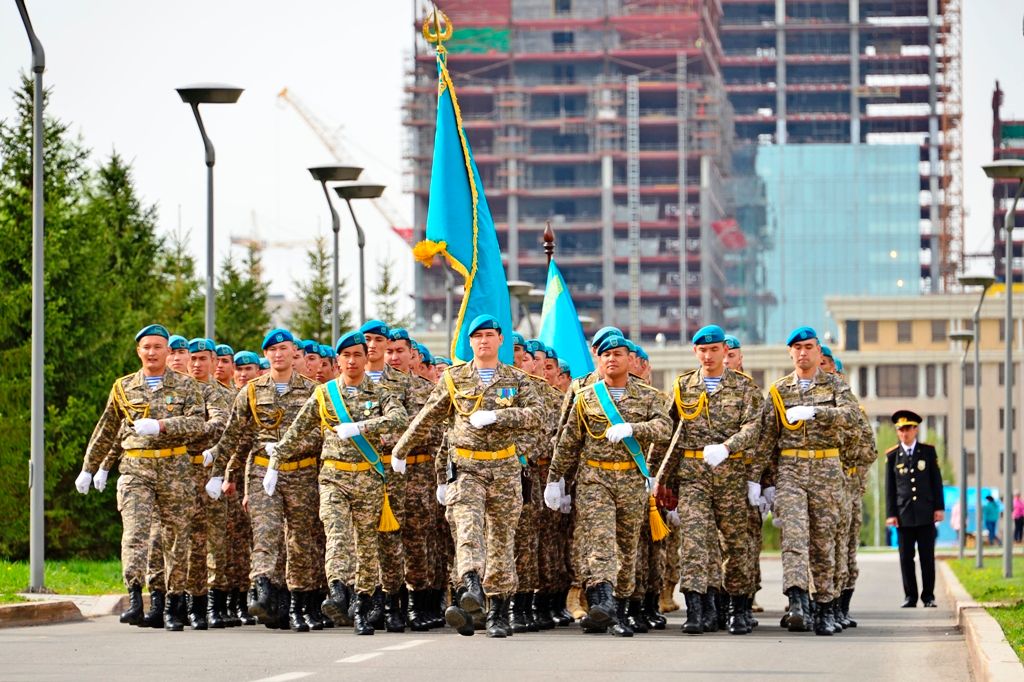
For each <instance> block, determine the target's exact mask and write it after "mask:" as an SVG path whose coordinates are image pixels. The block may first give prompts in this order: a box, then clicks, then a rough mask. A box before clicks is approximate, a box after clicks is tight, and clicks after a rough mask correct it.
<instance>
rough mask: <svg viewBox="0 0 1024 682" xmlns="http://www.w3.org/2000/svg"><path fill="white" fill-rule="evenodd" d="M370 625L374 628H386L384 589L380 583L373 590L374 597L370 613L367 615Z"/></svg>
mask: <svg viewBox="0 0 1024 682" xmlns="http://www.w3.org/2000/svg"><path fill="white" fill-rule="evenodd" d="M367 617H368V618H369V619H370V625H372V626H373V629H374V630H383V629H384V590H383V588H381V586H380V585H378V586H377V587H376V589H374V591H373V599H372V601H371V602H370V613H369V615H368V616H367Z"/></svg>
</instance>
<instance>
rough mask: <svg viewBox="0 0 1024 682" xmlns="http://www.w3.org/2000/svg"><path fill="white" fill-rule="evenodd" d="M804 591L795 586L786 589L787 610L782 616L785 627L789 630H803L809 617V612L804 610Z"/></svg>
mask: <svg viewBox="0 0 1024 682" xmlns="http://www.w3.org/2000/svg"><path fill="white" fill-rule="evenodd" d="M806 593H807V592H806V590H802V589H800V588H799V587H795V586H794V587H791V588H789V589H788V590H786V596H787V597H789V610H788V611H787V612H786V615H785V616H784V618H785V620H786V629H787V630H789V631H790V632H804V627H805V626H806V624H807V622H808V619H809V614H808V613H807V612H806V611H804V603H803V595H804V594H806Z"/></svg>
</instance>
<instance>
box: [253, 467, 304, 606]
mask: <svg viewBox="0 0 1024 682" xmlns="http://www.w3.org/2000/svg"><path fill="white" fill-rule="evenodd" d="M265 474H266V468H264V467H263V466H260V465H259V464H256V463H252V464H251V466H250V467H249V473H248V486H247V490H248V498H249V515H250V519H251V521H252V544H253V548H252V570H251V571H250V578H251V579H252V580H253V581H255V580H256V578H258V577H261V576H266V577H268V578H270V581H271V583H274V584H277V585H280V584H281V578H282V575H281V572H280V568H279V567H280V565H281V561H282V559H283V560H284V576H283V577H284V579H285V583H286V584H287V586H288V589H289V590H301V591H308V590H313V589H316V588H317V586H318V585H317V583H318V582H319V581H318V579H317V575H318V572H319V569H318V565H317V561H318V559H317V552H316V543H315V542H312V541H311V538H314V536H315V534H316V531H315V527H316V523H317V518H316V492H317V490H316V467H305V468H302V469H295V470H294V471H282V472H280V473H279V474H278V479H277V488H276V489H275V490H274V494H273V496H268V495H267V494H266V493H265V492H264V491H263V484H262V481H263V476H264V475H265Z"/></svg>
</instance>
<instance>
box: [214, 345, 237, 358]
mask: <svg viewBox="0 0 1024 682" xmlns="http://www.w3.org/2000/svg"><path fill="white" fill-rule="evenodd" d="M215 351H216V353H217V355H234V354H235V349H234V348H232V347H231V346H229V345H228V344H226V343H218V344H217V347H216V349H215Z"/></svg>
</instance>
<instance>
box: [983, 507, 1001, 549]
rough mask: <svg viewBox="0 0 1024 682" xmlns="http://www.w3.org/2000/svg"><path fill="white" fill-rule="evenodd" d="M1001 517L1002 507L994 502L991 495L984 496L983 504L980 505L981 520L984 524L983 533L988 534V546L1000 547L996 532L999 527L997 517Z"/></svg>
mask: <svg viewBox="0 0 1024 682" xmlns="http://www.w3.org/2000/svg"><path fill="white" fill-rule="evenodd" d="M1002 515H1003V506H1002V505H1001V504H999V503H998V502H996V500H995V498H994V497H992V496H991V495H986V496H985V504H983V505H981V520H982V522H983V523H984V524H985V532H986V533H988V544H990V545H1002V544H1003V541H1002V540H1000V539H999V535H998V533H997V532H996V529H997V527H998V526H999V517H1000V516H1002Z"/></svg>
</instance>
